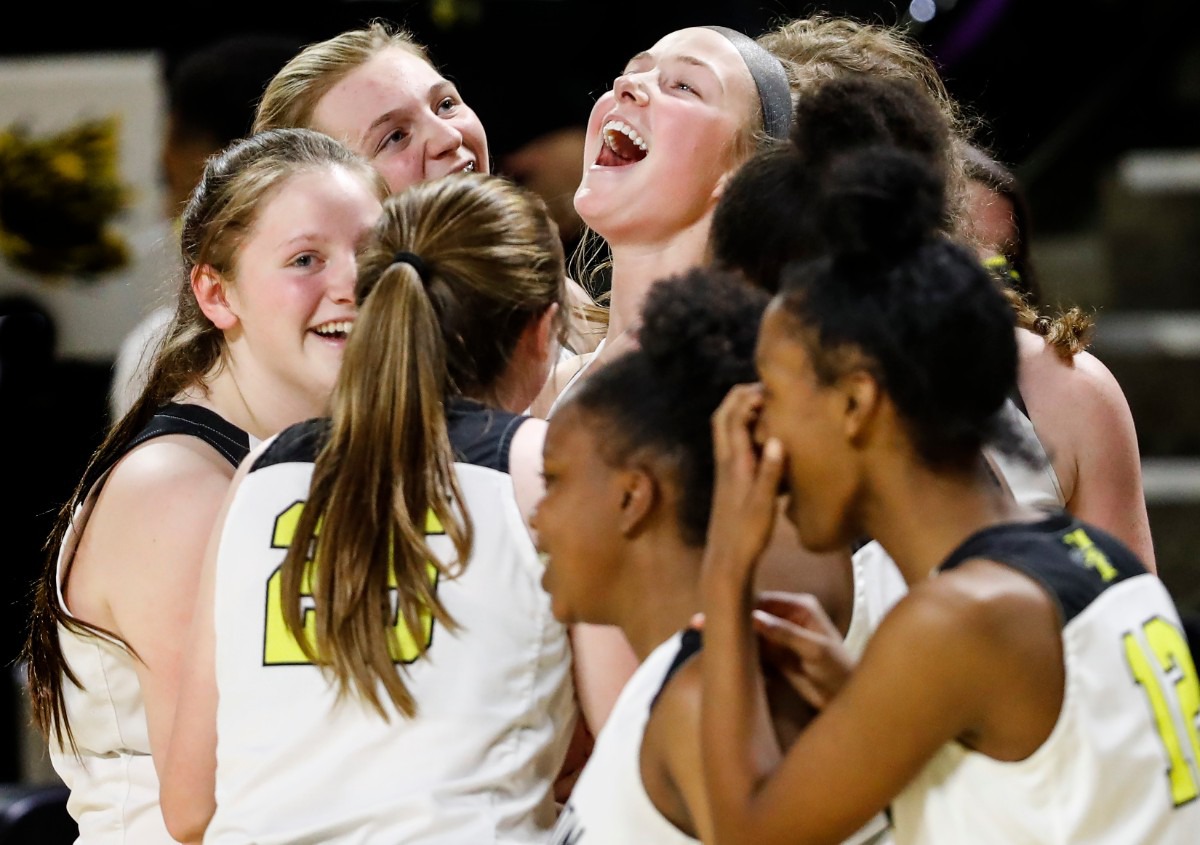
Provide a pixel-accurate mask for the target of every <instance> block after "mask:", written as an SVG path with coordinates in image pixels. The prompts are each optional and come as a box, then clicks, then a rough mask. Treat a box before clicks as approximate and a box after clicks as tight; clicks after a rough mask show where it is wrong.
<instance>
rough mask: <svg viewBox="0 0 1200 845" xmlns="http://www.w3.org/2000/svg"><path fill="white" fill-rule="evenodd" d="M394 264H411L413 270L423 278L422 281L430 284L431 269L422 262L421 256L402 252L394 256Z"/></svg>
mask: <svg viewBox="0 0 1200 845" xmlns="http://www.w3.org/2000/svg"><path fill="white" fill-rule="evenodd" d="M392 263H393V264H397V263H399V264H411V265H412V268H413V269H414V270H416V271H417V275H418V276H420V277H421V281H422V282H424V283H425V284H429V267H428V265H426V264H425V262H424V261H422V260H421V256H419V255H415V254H414V253H411V252H404V251H403V250H401V251H400V252H397V253H396V254H395V255H393V256H392Z"/></svg>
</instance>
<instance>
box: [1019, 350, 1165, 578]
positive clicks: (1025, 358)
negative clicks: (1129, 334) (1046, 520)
mask: <svg viewBox="0 0 1200 845" xmlns="http://www.w3.org/2000/svg"><path fill="white" fill-rule="evenodd" d="M1029 334H1031V333H1029V332H1023V333H1022V334H1021V335H1019V337H1020V338H1021V345H1020V350H1021V367H1020V388H1021V397H1022V398H1023V399H1024V400H1025V405H1026V407H1027V408H1028V409H1029V416H1030V419H1031V420H1032V421H1033V424H1034V429H1035V430H1036V431H1037V435H1038V438H1039V439H1040V440H1041V441H1042V444H1043V446H1045V448H1046V451H1047V453H1048V454H1049V455H1050V460H1051V462H1052V463H1053V464H1054V469H1055V472H1056V474H1057V475H1058V476H1059V481H1060V483H1061V484H1062V487H1063V495H1064V496H1065V497H1066V500H1067V510H1069V511H1070V512H1071V513H1072V514H1074V515H1075V516H1077V517H1079V518H1080V519H1082V520H1084V521H1085V522H1090V523H1091V524H1093V525H1095V526H1097V527H1099V528H1102V529H1104V530H1105V531H1107V532H1109V533H1110V534H1112V535H1114V536H1115V537H1117V538H1118V539H1119V540H1121V541H1122V542H1123V543H1125V544H1126V545H1127V546H1129V548H1130V549H1132V550H1133V552H1134V553H1135V554H1137V556H1138V557H1139V558H1141V560H1142V562H1143V563H1144V564H1145V565H1146V568H1147V569H1149V570H1150V571H1151V572H1156V571H1157V565H1156V563H1155V558H1154V543H1153V541H1152V539H1151V536H1150V517H1149V515H1148V514H1147V511H1146V494H1145V490H1144V488H1143V486H1142V463H1141V454H1140V451H1139V448H1138V440H1137V430H1136V429H1135V427H1134V421H1133V414H1132V412H1131V411H1130V409H1129V402H1128V400H1127V399H1126V398H1125V394H1124V392H1123V391H1122V390H1121V386H1120V384H1118V383H1117V380H1116V378H1115V377H1114V376H1113V374H1112V372H1111V371H1110V370H1109V369H1108V367H1106V366H1105V365H1104V364H1103V363H1102V362H1101V361H1100V359H1098V358H1096V357H1095V356H1094V355H1092V354H1090V353H1088V352H1080V353H1078V354H1076V355H1075V356H1073V357H1072V358H1071V359H1070V360H1063V358H1061V357H1060V356H1059V354H1058V353H1057V352H1056V351H1054V350H1053V349H1051V348H1050V347H1049V346H1048V345H1047V344H1046V343H1045V341H1044V340H1042V339H1041V338H1040V337H1037V336H1036V335H1035V336H1033V337H1032V338H1031V337H1026V335H1029Z"/></svg>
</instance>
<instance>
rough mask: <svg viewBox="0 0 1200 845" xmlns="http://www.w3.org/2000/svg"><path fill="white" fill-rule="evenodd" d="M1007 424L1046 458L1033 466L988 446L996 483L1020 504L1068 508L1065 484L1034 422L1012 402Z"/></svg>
mask: <svg viewBox="0 0 1200 845" xmlns="http://www.w3.org/2000/svg"><path fill="white" fill-rule="evenodd" d="M1001 414H1003V416H1004V419H1005V421H1006V422H1007V423H1008V424H1009V425H1010V426H1012V428H1013V429H1014V430H1016V431H1018V432H1019V433H1020V436H1021V439H1022V440H1024V441H1025V444H1026V446H1027V447H1028V449H1029V450H1030V451H1031V452H1032V453H1033V454H1035V455H1037V456H1039V457H1040V458H1041V459H1042V462H1041V466H1039V467H1031V466H1029V465H1028V464H1026V463H1025V462H1024V461H1021V460H1019V459H1017V458H1012V457H1010V456H1008V455H1006V454H1004V453H1003V452H1001V451H1000V450H999V449H996V448H994V447H991V446H986V447H984V450H983V454H984V456H985V457H986V458H987V460H988V463H989V464H991V466H992V471H993V473H994V474H995V477H996V480H997V481H999V482H1000V484H1001V485H1002V486H1003V487H1004V488H1005V489H1006V490H1007V491H1008V492H1009V494H1010V495H1011V496H1012V497H1013V499H1015V500H1016V501H1018V502H1020V503H1021V504H1023V505H1026V506H1028V507H1031V508H1037V509H1038V510H1043V511H1055V510H1058V509H1060V508H1064V507H1066V505H1067V500H1066V497H1064V496H1063V492H1062V485H1060V484H1059V482H1058V474H1057V473H1055V471H1054V464H1053V463H1051V461H1050V456H1049V455H1047V454H1046V450H1045V447H1043V446H1042V441H1041V440H1039V439H1038V436H1037V431H1036V430H1035V429H1034V427H1033V421H1032V420H1030V419H1029V416H1028V415H1027V414H1026V413H1025V412H1024V411H1023V410H1021V408H1020V407H1018V405H1017V403H1016V402H1014V401H1013V400H1012V399H1008V400H1006V401H1005V403H1004V406H1003V408H1002V409H1001Z"/></svg>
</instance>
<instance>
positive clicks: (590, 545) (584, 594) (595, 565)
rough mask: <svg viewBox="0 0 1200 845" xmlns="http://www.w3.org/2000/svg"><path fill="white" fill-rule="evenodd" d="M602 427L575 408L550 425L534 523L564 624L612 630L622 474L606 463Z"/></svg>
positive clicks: (546, 582)
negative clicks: (542, 490) (542, 485)
mask: <svg viewBox="0 0 1200 845" xmlns="http://www.w3.org/2000/svg"><path fill="white" fill-rule="evenodd" d="M593 424H594V421H593V420H592V419H590V418H589V417H588V415H587V414H585V413H584V412H581V411H579V410H577V409H575V408H572V407H571V406H569V405H568V406H566V407H564V408H562V409H561V410H560V411H559V412H558V413H556V414H555V415H554V416H553V417H552V418H551V420H550V425H549V427H548V429H547V431H546V442H545V446H544V449H543V453H542V455H543V460H542V472H543V474H544V475H545V478H546V492H545V495H544V496H543V498H542V500H541V502H539V503H538V506H537V512H536V513H535V514H534V517H533V527H534V529H535V530H536V531H537V536H538V547H539V549H540V551H541V552H543V554H544V555H545V558H546V571H545V573H544V574H543V576H542V585H543V586H544V587H545V588H546V590H547V591H548V592H549V593H550V596H551V603H552V607H553V610H554V615H555V617H556V618H557V619H558V620H559V621H561V622H564V623H573V622H592V623H597V624H611V623H612V613H611V612H610V610H609V607H608V602H610V601H611V600H612V596H613V594H614V592H613V590H612V589H611V586H612V584H613V582H614V580H615V577H614V576H615V574H616V572H617V569H618V567H619V558H620V530H619V528H618V516H619V514H620V505H621V495H622V494H621V491H620V488H619V486H618V472H617V470H615V469H613V468H611V467H609V466H608V465H607V464H605V463H604V461H603V460H602V459H601V457H600V452H599V439H598V436H597V432H596V431H595V430H594V428H593Z"/></svg>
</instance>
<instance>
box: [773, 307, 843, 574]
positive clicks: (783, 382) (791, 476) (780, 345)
mask: <svg viewBox="0 0 1200 845" xmlns="http://www.w3.org/2000/svg"><path fill="white" fill-rule="evenodd" d="M797 332H798V327H797V323H796V321H795V320H794V319H793V318H792V317H790V316H788V315H787V314H786V313H785V312H784V311H783V310H782V308H781V307H780V306H779V305H777V304H772V305H771V306H770V307H769V308H768V309H767V312H766V314H765V316H764V317H763V322H762V328H761V330H760V331H759V336H758V349H757V353H756V362H757V366H758V372H759V378H760V379H761V381H762V385H763V405H762V411H761V413H760V415H759V420H758V425H757V430H756V434H757V436H758V438H759V439H760V440H762V441H765V440H766V439H767V438H770V437H774V438H777V439H778V440H779V441H780V443H781V444H782V445H783V449H784V453H785V454H786V456H787V470H786V473H787V475H786V480H787V484H788V488H789V493H790V498H789V502H788V506H787V516H788V520H789V521H790V522H791V523H792V524H793V525H795V526H796V529H797V531H798V532H799V534H800V540H801V542H802V543H803V544H804V546H805V547H806V548H808V549H810V550H812V551H815V552H826V551H834V550H836V549H839V548H841V547H843V546H844V544H845V543H847V542H849V541H850V540H851V539H853V538H854V537H855V536H856V535H857V534H858V531H859V529H858V527H857V526H855V525H853V524H852V519H851V516H850V515H851V514H852V513H853V511H854V500H855V491H856V489H857V481H856V478H855V473H856V462H855V461H854V455H853V451H852V449H851V447H850V444H849V442H848V439H847V435H846V428H845V425H844V422H843V421H844V414H843V409H844V394H843V393H842V392H840V391H838V390H837V389H836V387H834V386H830V385H822V384H820V382H819V381H818V379H817V374H816V372H815V371H814V369H813V366H812V362H811V360H810V358H809V355H808V351H807V349H806V348H805V346H804V343H803V342H802V341H801V340H800V338H799V335H798V334H797Z"/></svg>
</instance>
